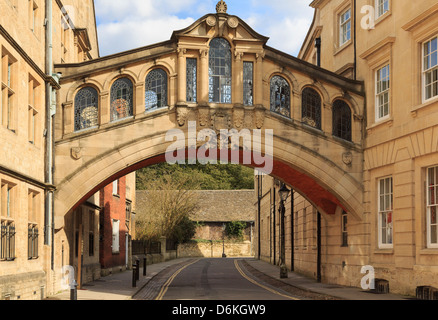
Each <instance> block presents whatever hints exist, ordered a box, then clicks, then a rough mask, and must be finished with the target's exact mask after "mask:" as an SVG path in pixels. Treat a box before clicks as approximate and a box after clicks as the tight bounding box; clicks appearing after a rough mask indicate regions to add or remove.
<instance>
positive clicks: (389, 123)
mask: <svg viewBox="0 0 438 320" xmlns="http://www.w3.org/2000/svg"><path fill="white" fill-rule="evenodd" d="M393 123H394V118H393V117H389V118H385V119H381V120H379V121H376V122H375V123H373V124H372V125H371V126H369V127H367V128H366V130H367V132H368V133H371V132H372V131H373V130H374V129H376V128H378V127H380V126H383V125H387V126H388V127H391V126H392V125H393Z"/></svg>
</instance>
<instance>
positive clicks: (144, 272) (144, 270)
mask: <svg viewBox="0 0 438 320" xmlns="http://www.w3.org/2000/svg"><path fill="white" fill-rule="evenodd" d="M147 261H148V260H147V258H146V257H145V258H144V259H143V276H144V277H146V265H147Z"/></svg>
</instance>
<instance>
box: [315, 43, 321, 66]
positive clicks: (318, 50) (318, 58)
mask: <svg viewBox="0 0 438 320" xmlns="http://www.w3.org/2000/svg"><path fill="white" fill-rule="evenodd" d="M315 48H316V65H317V66H318V67H321V37H318V38H316V39H315Z"/></svg>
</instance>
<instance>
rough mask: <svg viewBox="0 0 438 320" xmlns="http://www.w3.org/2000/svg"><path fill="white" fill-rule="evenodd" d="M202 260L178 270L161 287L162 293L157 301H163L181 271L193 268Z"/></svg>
mask: <svg viewBox="0 0 438 320" xmlns="http://www.w3.org/2000/svg"><path fill="white" fill-rule="evenodd" d="M199 261H200V259H198V260H195V261H193V262H192V263H189V264H187V265H185V266H184V267H182V268H180V269H178V270H177V271H176V272H175V273H174V274H173V275H172V276H171V277H170V278H169V279H167V281H166V282H165V283H164V285H163V286H162V287H161V291H160V293H159V294H158V296H157V297H156V298H155V300H163V297H164V295H165V294H166V292H167V290H168V289H169V286H170V285H171V284H172V282H173V280H175V278H176V277H177V276H178V274H180V272H181V271H183V270H184V269H185V268H187V267H189V266H191V265H192V264H195V263H196V262H199Z"/></svg>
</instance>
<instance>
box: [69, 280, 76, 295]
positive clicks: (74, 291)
mask: <svg viewBox="0 0 438 320" xmlns="http://www.w3.org/2000/svg"><path fill="white" fill-rule="evenodd" d="M70 300H78V284H77V283H76V280H73V283H72V284H71V285H70Z"/></svg>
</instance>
